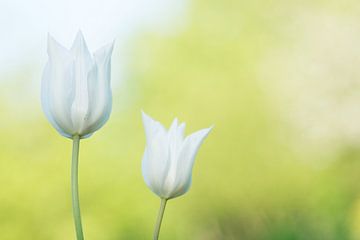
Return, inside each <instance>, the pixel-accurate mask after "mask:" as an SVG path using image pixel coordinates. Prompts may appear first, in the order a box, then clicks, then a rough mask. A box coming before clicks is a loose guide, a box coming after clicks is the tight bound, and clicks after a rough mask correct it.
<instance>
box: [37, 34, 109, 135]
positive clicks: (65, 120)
mask: <svg viewBox="0 0 360 240" xmlns="http://www.w3.org/2000/svg"><path fill="white" fill-rule="evenodd" d="M112 50H113V43H111V44H108V45H106V46H104V47H102V48H100V49H99V50H97V51H96V52H95V53H94V54H93V55H91V54H90V52H89V50H88V48H87V46H86V43H85V40H84V37H83V35H82V33H81V32H80V31H79V33H78V34H77V36H76V39H75V41H74V43H73V45H72V47H71V49H70V50H68V49H66V48H65V47H63V46H61V45H60V44H59V43H58V42H57V41H56V40H55V39H54V38H52V37H51V36H50V35H49V36H48V49H47V51H48V55H49V60H48V62H47V64H46V66H45V69H44V73H43V79H42V90H41V98H42V99H41V100H42V107H43V110H44V112H45V115H46V117H47V118H48V120H49V121H50V123H51V124H52V125H53V126H54V128H55V129H56V130H57V131H58V132H59V133H60V134H61V135H63V136H65V137H68V138H73V137H74V136H79V137H80V138H86V137H89V136H90V135H91V134H93V133H94V132H95V131H96V130H98V129H99V128H101V127H102V126H103V125H104V124H105V122H106V121H107V120H108V118H109V116H110V113H111V105H112V96H111V86H110V72H111V69H110V68H111V67H110V65H111V54H112Z"/></svg>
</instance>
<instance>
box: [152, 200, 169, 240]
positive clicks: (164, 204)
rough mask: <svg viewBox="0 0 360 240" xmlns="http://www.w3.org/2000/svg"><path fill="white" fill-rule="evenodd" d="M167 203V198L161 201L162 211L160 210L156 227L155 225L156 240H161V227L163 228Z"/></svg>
mask: <svg viewBox="0 0 360 240" xmlns="http://www.w3.org/2000/svg"><path fill="white" fill-rule="evenodd" d="M166 202H167V199H165V198H162V199H161V202H160V209H159V213H158V217H157V220H156V225H155V230H154V238H153V239H154V240H158V239H159V233H160V227H161V222H162V219H163V217H164V212H165V207H166Z"/></svg>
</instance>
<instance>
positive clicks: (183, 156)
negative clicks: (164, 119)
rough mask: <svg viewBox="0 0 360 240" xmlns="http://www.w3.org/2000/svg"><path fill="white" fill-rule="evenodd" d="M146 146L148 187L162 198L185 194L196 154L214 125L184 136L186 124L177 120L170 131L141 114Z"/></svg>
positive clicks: (145, 164) (145, 158)
mask: <svg viewBox="0 0 360 240" xmlns="http://www.w3.org/2000/svg"><path fill="white" fill-rule="evenodd" d="M142 117H143V123H144V127H145V133H146V148H145V153H144V156H143V160H142V173H143V176H144V180H145V182H146V184H147V186H148V187H149V188H150V189H151V190H152V191H153V192H154V193H155V194H157V195H158V196H159V197H160V198H162V199H171V198H175V197H178V196H180V195H183V194H184V193H186V192H187V191H188V190H189V188H190V185H191V178H192V168H193V165H194V160H195V157H196V154H197V152H198V150H199V148H200V146H201V144H202V142H203V141H204V139H205V138H206V136H207V135H208V134H209V132H210V130H211V128H206V129H203V130H200V131H197V132H195V133H193V134H191V135H189V136H187V137H186V138H185V137H184V130H185V123H181V124H178V120H177V119H175V120H174V121H173V123H172V124H171V127H170V129H169V130H168V131H167V130H166V129H165V128H164V126H163V125H161V123H159V122H158V121H155V120H153V119H152V118H150V117H149V116H148V115H146V114H145V113H142Z"/></svg>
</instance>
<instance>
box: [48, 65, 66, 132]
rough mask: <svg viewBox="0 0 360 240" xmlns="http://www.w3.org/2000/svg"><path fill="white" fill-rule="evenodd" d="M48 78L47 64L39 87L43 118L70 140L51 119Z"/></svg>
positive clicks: (53, 119) (49, 75) (56, 122)
mask: <svg viewBox="0 0 360 240" xmlns="http://www.w3.org/2000/svg"><path fill="white" fill-rule="evenodd" d="M50 78H51V72H50V65H49V63H47V64H46V66H45V69H44V73H43V78H42V86H41V103H42V108H43V111H44V113H45V116H46V117H47V119H48V120H49V122H50V123H51V125H52V126H53V127H54V128H55V129H56V130H57V131H58V132H59V133H60V134H61V135H63V136H64V137H68V138H71V135H69V134H67V133H66V132H65V131H64V130H63V126H61V124H59V123H58V121H57V120H56V119H55V118H54V117H53V114H52V112H51V106H50V101H51V97H50V94H49V93H50V87H49V81H50Z"/></svg>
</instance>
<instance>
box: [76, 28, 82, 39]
mask: <svg viewBox="0 0 360 240" xmlns="http://www.w3.org/2000/svg"><path fill="white" fill-rule="evenodd" d="M77 38H80V39H81V38H82V39H84V34H83V33H82V31H81V29H79V30H78V31H77V33H76V37H75V39H77Z"/></svg>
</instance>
